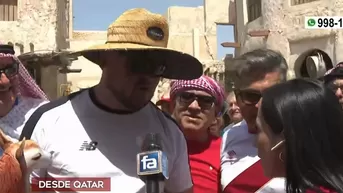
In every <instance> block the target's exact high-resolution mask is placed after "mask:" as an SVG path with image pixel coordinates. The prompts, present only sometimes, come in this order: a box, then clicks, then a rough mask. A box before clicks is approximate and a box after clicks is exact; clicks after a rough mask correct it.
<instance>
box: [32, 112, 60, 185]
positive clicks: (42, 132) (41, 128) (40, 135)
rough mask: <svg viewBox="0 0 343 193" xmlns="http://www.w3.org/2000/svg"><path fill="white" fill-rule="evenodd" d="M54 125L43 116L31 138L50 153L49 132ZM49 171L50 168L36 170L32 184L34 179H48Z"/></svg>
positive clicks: (33, 173)
mask: <svg viewBox="0 0 343 193" xmlns="http://www.w3.org/2000/svg"><path fill="white" fill-rule="evenodd" d="M46 123H48V124H46ZM53 125H54V121H53V120H51V119H48V118H47V117H45V116H44V115H43V116H42V117H41V118H40V119H39V121H38V122H37V124H36V126H35V128H34V130H33V133H32V136H31V140H33V141H35V142H36V143H37V144H38V145H39V147H40V148H41V149H42V150H43V151H46V152H49V137H48V133H47V131H48V130H49V127H52V126H53ZM47 171H48V168H41V169H37V170H34V171H33V172H32V173H31V175H30V181H31V183H32V182H34V180H33V178H44V177H47Z"/></svg>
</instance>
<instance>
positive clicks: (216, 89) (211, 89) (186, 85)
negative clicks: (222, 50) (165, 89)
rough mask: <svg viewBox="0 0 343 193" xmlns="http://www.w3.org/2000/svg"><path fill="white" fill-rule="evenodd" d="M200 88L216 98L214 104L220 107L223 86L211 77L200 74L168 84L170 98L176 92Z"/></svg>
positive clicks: (222, 97)
mask: <svg viewBox="0 0 343 193" xmlns="http://www.w3.org/2000/svg"><path fill="white" fill-rule="evenodd" d="M193 89H194V90H202V91H205V92H207V93H208V94H210V95H211V96H213V97H214V98H215V99H216V106H217V107H219V108H221V107H222V105H223V103H224V98H225V97H224V90H223V88H222V87H221V86H220V85H219V84H218V83H217V82H216V81H215V80H214V79H212V78H211V77H208V76H205V75H203V76H201V77H200V78H198V79H193V80H175V81H172V82H171V85H170V98H171V99H173V98H174V97H175V96H176V94H177V93H179V92H183V91H186V90H193Z"/></svg>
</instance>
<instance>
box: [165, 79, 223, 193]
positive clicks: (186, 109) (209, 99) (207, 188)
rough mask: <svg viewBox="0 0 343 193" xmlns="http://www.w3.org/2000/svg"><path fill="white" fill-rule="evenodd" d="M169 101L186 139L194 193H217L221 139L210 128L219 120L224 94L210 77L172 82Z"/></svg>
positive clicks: (218, 187)
mask: <svg viewBox="0 0 343 193" xmlns="http://www.w3.org/2000/svg"><path fill="white" fill-rule="evenodd" d="M170 98H171V100H172V103H173V104H174V105H175V108H174V112H173V117H174V118H175V120H176V122H177V123H179V125H180V126H181V129H182V131H183V133H184V135H185V137H186V141H187V147H188V155H189V161H190V166H191V175H192V179H193V183H194V193H218V192H221V189H220V144H221V138H220V137H219V136H216V135H213V134H212V132H211V130H210V129H211V128H210V127H213V126H218V125H216V124H217V122H218V120H216V118H217V117H218V116H221V113H222V112H221V111H222V106H223V103H224V92H223V90H222V88H221V87H220V86H219V84H218V83H217V82H216V81H215V80H213V79H212V78H210V77H207V76H201V77H200V78H199V79H195V80H188V81H187V80H179V81H173V82H172V84H171V90H170Z"/></svg>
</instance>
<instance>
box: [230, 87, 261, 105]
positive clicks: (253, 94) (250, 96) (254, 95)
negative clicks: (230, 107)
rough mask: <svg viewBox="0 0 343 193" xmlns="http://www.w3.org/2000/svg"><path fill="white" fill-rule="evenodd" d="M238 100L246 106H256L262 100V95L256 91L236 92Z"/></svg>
mask: <svg viewBox="0 0 343 193" xmlns="http://www.w3.org/2000/svg"><path fill="white" fill-rule="evenodd" d="M234 93H235V95H236V97H237V98H239V99H240V100H241V101H242V102H243V103H244V104H246V105H256V104H257V103H258V102H259V101H260V99H261V98H262V94H261V92H259V91H256V90H235V91H234Z"/></svg>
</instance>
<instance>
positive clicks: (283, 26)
mask: <svg viewBox="0 0 343 193" xmlns="http://www.w3.org/2000/svg"><path fill="white" fill-rule="evenodd" d="M236 13H237V20H236V23H237V25H236V32H237V42H238V43H239V45H240V46H239V47H238V48H237V49H236V53H238V54H243V53H245V52H247V51H250V50H253V49H256V48H270V49H275V50H278V51H280V52H281V53H282V54H283V55H284V56H285V58H286V59H287V61H288V64H289V68H290V70H289V78H294V77H312V78H316V77H319V76H322V75H323V73H324V72H325V71H326V70H327V69H329V68H331V67H332V65H333V64H336V63H337V62H340V61H342V60H343V55H342V54H340V53H342V51H343V44H342V43H343V38H342V37H343V31H342V30H335V29H332V30H309V29H305V21H304V20H305V16H339V15H342V14H343V0H240V1H236ZM230 65H231V61H230V60H228V61H226V66H230Z"/></svg>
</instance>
